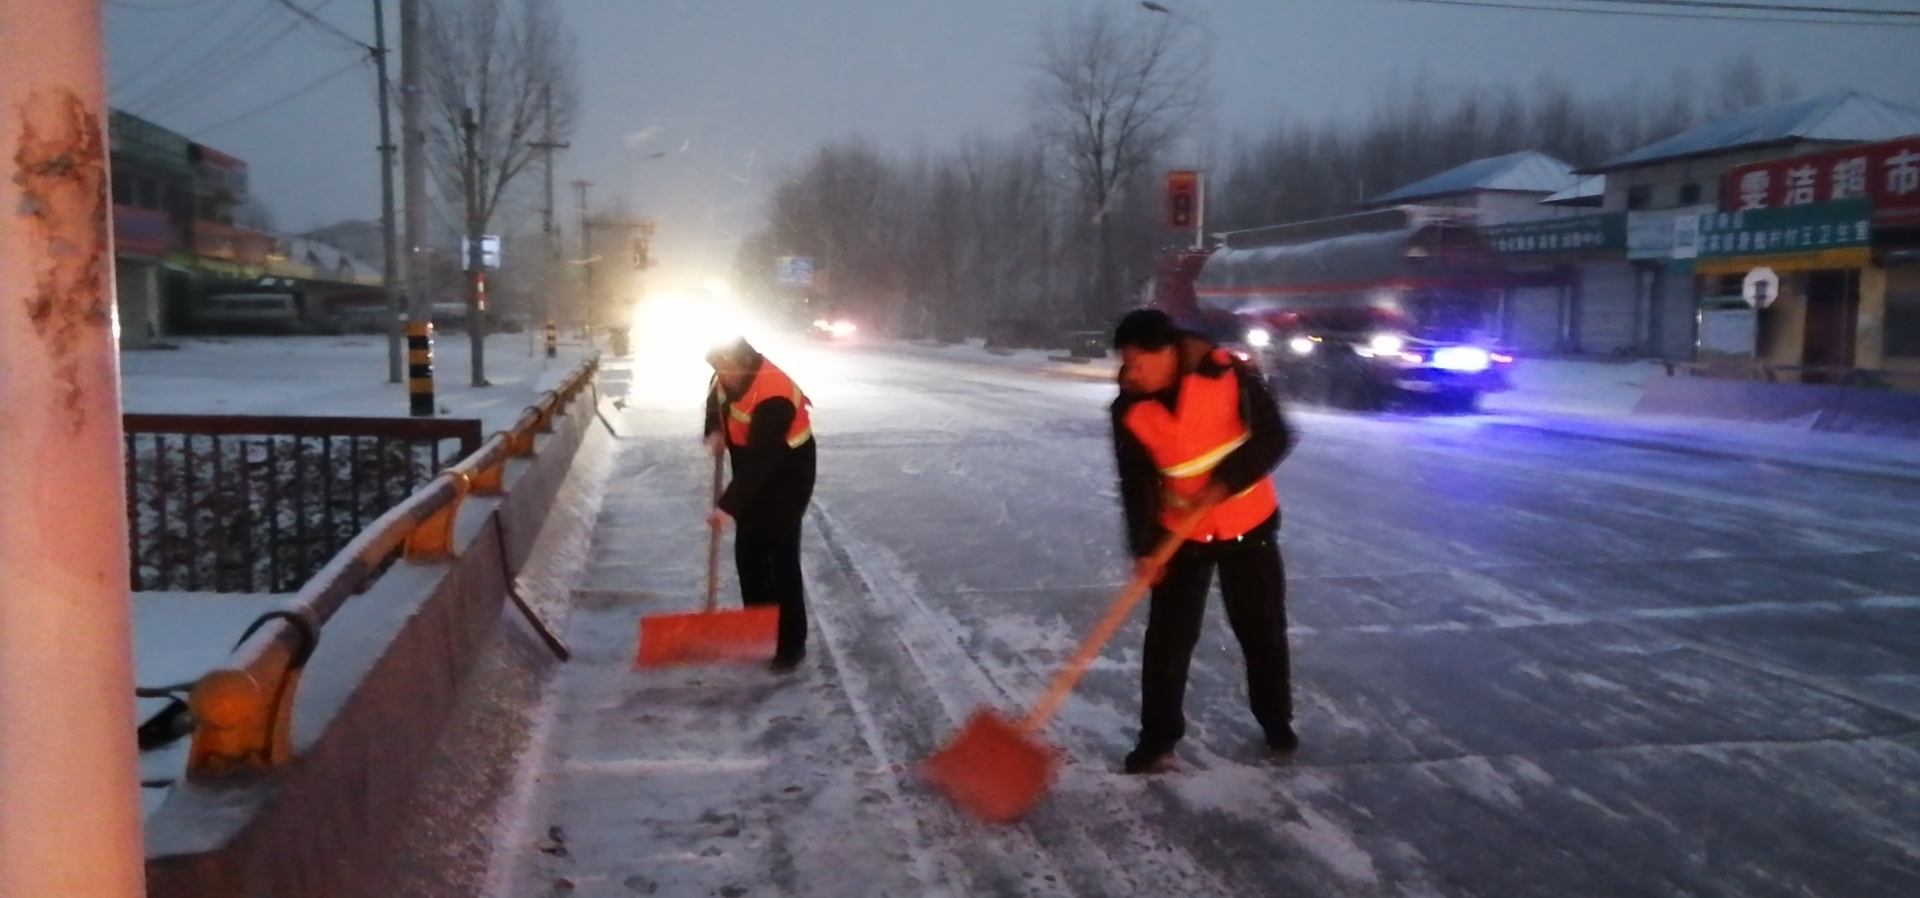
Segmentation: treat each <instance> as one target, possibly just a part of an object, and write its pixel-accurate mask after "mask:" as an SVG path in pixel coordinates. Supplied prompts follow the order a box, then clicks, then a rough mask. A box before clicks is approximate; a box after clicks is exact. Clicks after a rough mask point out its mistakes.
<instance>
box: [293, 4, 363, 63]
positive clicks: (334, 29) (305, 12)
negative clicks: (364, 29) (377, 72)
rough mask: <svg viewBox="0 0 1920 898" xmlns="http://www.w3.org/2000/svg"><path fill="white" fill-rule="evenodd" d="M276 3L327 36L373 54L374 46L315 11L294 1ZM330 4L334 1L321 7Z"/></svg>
mask: <svg viewBox="0 0 1920 898" xmlns="http://www.w3.org/2000/svg"><path fill="white" fill-rule="evenodd" d="M274 2H275V3H278V4H280V5H281V6H284V7H286V8H287V9H288V10H289V11H291V12H292V13H293V14H294V15H296V16H299V17H300V18H301V20H303V21H305V22H306V23H307V24H309V25H312V26H313V27H315V28H318V29H320V30H321V31H323V32H326V33H327V34H331V35H333V36H335V37H337V38H340V39H341V40H344V41H346V42H347V43H349V44H352V45H353V46H354V48H355V49H359V50H365V51H367V52H369V53H371V52H373V46H372V45H371V44H368V43H367V42H366V41H363V40H361V39H359V38H357V37H354V36H353V35H351V34H348V33H347V32H345V31H344V30H341V28H340V27H339V26H337V25H334V24H333V23H332V22H329V21H327V20H325V19H322V18H320V17H319V16H316V15H314V14H313V12H314V11H313V10H310V9H307V8H306V7H304V6H301V5H299V4H297V3H294V2H293V0H274ZM330 2H332V0H321V3H320V6H326V5H327V4H328V3H330ZM317 8H318V7H316V9H317Z"/></svg>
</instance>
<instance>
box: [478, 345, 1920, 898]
mask: <svg viewBox="0 0 1920 898" xmlns="http://www.w3.org/2000/svg"><path fill="white" fill-rule="evenodd" d="M775 357H776V358H777V359H778V360H780V361H781V362H782V363H783V365H784V366H786V367H787V368H788V369H789V370H791V371H793V372H794V374H795V377H796V379H797V380H798V381H799V382H800V383H801V384H802V385H804V386H805V387H806V388H807V389H808V391H809V393H810V394H811V395H812V396H813V397H814V399H815V401H816V403H817V405H816V409H815V423H816V428H817V431H818V433H819V435H820V441H821V459H822V461H821V466H822V470H821V481H820V488H819V492H818V494H817V499H816V509H815V511H814V513H813V515H812V517H811V518H810V519H809V522H808V531H807V548H806V557H805V566H806V570H807V575H808V581H809V589H810V596H811V606H812V608H813V610H814V628H813V642H812V655H811V657H810V658H809V659H808V662H807V664H806V666H804V667H803V668H802V670H801V671H800V672H798V673H795V674H792V675H786V676H779V675H774V674H771V673H770V672H768V671H766V670H764V669H761V668H759V667H754V666H741V667H720V668H703V669H687V670H675V671H666V672H657V671H648V672H636V671H634V670H632V669H631V661H632V656H633V652H634V648H635V630H636V625H637V621H638V619H639V617H640V616H641V615H643V614H647V613H654V612H660V611H668V610H685V609H688V608H691V607H695V606H697V604H698V602H699V596H700V594H701V578H702V576H703V573H704V567H705V551H704V549H705V546H704V544H705V539H704V530H703V528H702V526H701V515H702V512H703V509H704V505H705V499H706V497H705V495H704V490H705V477H704V474H705V468H704V464H705V462H704V457H703V456H702V454H701V452H700V450H699V446H698V426H699V421H698V398H699V394H698V386H697V384H695V385H694V386H693V387H692V389H691V391H690V392H689V391H688V390H687V389H686V388H685V384H686V383H691V382H692V381H693V380H694V379H693V378H687V379H686V381H685V383H681V384H678V385H677V387H678V388H679V390H680V393H681V394H684V395H679V394H675V395H655V396H645V395H642V396H636V397H634V399H633V400H632V402H631V403H630V405H629V408H628V410H627V412H626V414H625V415H624V416H623V417H621V418H619V419H618V423H619V426H620V427H621V429H622V431H623V432H624V433H625V434H626V437H625V438H624V439H623V440H621V441H620V447H619V449H620V453H619V455H618V457H617V458H616V459H615V460H614V463H613V473H612V476H611V477H610V479H609V481H608V483H607V489H606V496H605V504H604V507H603V509H602V511H601V514H600V518H599V523H598V527H597V530H596V533H595V538H594V545H593V549H592V552H591V560H590V561H589V563H588V569H587V573H586V576H585V582H584V583H583V588H582V589H581V590H580V591H579V592H578V594H577V597H576V602H575V605H574V607H573V609H572V612H571V617H570V620H569V624H568V627H567V631H568V637H569V639H571V640H572V642H573V643H574V646H575V649H576V652H577V655H576V659H575V662H574V663H573V664H571V665H568V666H567V667H566V668H565V669H564V670H563V671H562V673H561V675H560V678H559V680H558V682H557V684H556V689H555V696H554V698H553V700H552V706H551V709H550V710H551V713H552V715H553V717H552V720H551V722H550V725H549V730H548V732H549V735H548V737H547V739H546V740H545V741H544V742H543V743H542V750H541V752H540V753H539V754H538V756H537V757H534V758H530V759H529V763H530V764H533V765H535V770H536V779H535V787H534V793H533V795H532V796H531V801H530V805H529V807H530V810H529V811H528V812H527V820H528V821H529V822H530V826H528V827H527V830H526V832H525V833H523V835H522V836H521V838H519V839H517V840H516V841H515V842H514V843H513V844H511V845H508V846H506V849H507V850H506V854H507V855H508V860H510V861H511V863H512V866H511V869H510V871H509V873H508V875H506V876H505V890H504V891H503V894H512V895H540V894H554V895H559V894H569V895H582V896H586V895H609V896H613V895H634V894H658V895H722V896H730V898H737V896H744V895H796V896H798V895H823V896H824V895H834V896H841V895H898V896H918V895H955V896H958V895H1089V896H1091V895H1245V896H1255V895H1261V896H1264V895H1276V894H1301V895H1485V896H1511V895H1555V896H1562V895H1667V894H1697V895H1848V896H1855V895H1864V896H1872V895H1905V894H1914V893H1916V892H1917V891H1920V812H1916V810H1915V809H1916V808H1917V807H1920V790H1916V788H1915V787H1914V786H1913V785H1912V783H1914V782H1915V781H1917V780H1920V585H1917V584H1920V515H1916V514H1914V513H1913V509H1915V508H1920V478H1916V477H1915V476H1913V475H1912V473H1911V472H1909V470H1908V466H1907V465H1905V464H1904V463H1903V462H1901V461H1900V460H1899V459H1897V458H1895V459H1891V460H1887V461H1885V463H1884V464H1860V463H1848V464H1845V465H1835V466H1832V467H1831V468H1829V467H1827V466H1824V464H1823V462H1822V459H1823V458H1825V457H1827V455H1830V454H1831V453H1826V454H1823V453H1822V452H1821V451H1819V450H1820V447H1822V446H1826V445H1829V444H1827V443H1824V442H1822V437H1821V436H1815V435H1808V436H1807V437H1806V440H1807V443H1806V444H1805V445H1804V446H1802V447H1796V446H1795V445H1793V444H1791V443H1790V442H1788V443H1784V444H1783V442H1782V441H1781V439H1779V438H1778V436H1777V435H1772V436H1769V437H1767V438H1764V439H1762V438H1757V437H1756V438H1752V439H1746V438H1743V436H1742V435H1741V434H1740V433H1738V432H1733V431H1728V430H1726V429H1725V428H1721V429H1718V430H1715V431H1714V432H1713V433H1711V434H1703V435H1700V436H1699V437H1698V438H1697V439H1688V440H1682V439H1680V438H1678V437H1676V436H1674V434H1673V433H1671V432H1670V431H1671V430H1672V427H1678V426H1680V425H1672V426H1671V427H1667V428H1664V429H1662V430H1660V431H1648V430H1646V429H1628V428H1625V427H1624V426H1623V427H1622V428H1620V429H1618V430H1617V431H1614V430H1609V426H1608V425H1607V424H1605V423H1604V422H1599V423H1596V422H1592V421H1587V422H1581V423H1580V424H1579V425H1578V426H1571V425H1563V424H1562V423H1559V422H1553V421H1539V422H1535V423H1537V424H1538V425H1539V426H1533V425H1531V424H1527V423H1526V422H1524V421H1520V422H1516V420H1515V419H1512V418H1500V419H1495V418H1435V419H1422V418H1417V417H1392V416H1390V417H1371V418H1369V417H1359V416H1349V415H1336V414H1324V413H1317V412H1298V413H1296V422H1297V423H1298V424H1299V426H1300V428H1301V430H1302V431H1303V432H1304V434H1305V438H1304V440H1303V442H1302V445H1301V447H1300V449H1299V451H1298V452H1297V453H1296V455H1295V457H1294V458H1293V459H1291V460H1289V461H1288V463H1287V464H1286V465H1285V466H1283V468H1282V475H1281V483H1282V491H1283V494H1284V496H1285V499H1284V501H1285V503H1286V509H1287V516H1288V517H1287V525H1286V534H1287V561H1288V565H1289V571H1290V576H1291V592H1290V599H1289V602H1290V611H1291V618H1292V624H1293V628H1292V642H1293V646H1294V649H1295V653H1296V657H1295V690H1296V696H1297V701H1298V705H1299V720H1298V723H1299V729H1300V731H1301V734H1302V737H1303V739H1304V741H1305V744H1304V747H1303V748H1302V750H1301V751H1300V753H1299V755H1298V756H1297V757H1295V758H1293V759H1291V760H1278V759H1274V758H1271V757H1269V756H1268V755H1267V754H1266V753H1265V751H1264V749H1263V748H1262V747H1261V746H1260V744H1259V739H1258V737H1259V731H1258V728H1257V727H1256V725H1255V724H1254V722H1253V721H1252V720H1251V718H1250V717H1249V715H1248V714H1247V713H1246V711H1245V697H1244V688H1243V686H1242V684H1241V683H1240V676H1241V675H1240V672H1239V658H1238V657H1237V648H1235V647H1233V645H1232V640H1231V637H1230V636H1229V635H1228V634H1227V633H1226V631H1225V628H1224V625H1223V623H1222V621H1221V615H1220V614H1219V612H1218V610H1217V606H1216V609H1215V610H1213V611H1212V612H1210V614H1209V619H1208V627H1207V630H1206V632H1205V633H1204V635H1203V638H1202V644H1201V648H1200V651H1199V653H1198V655H1197V657H1196V662H1195V668H1194V673H1193V677H1192V684H1191V686H1190V693H1189V701H1188V713H1189V717H1190V728H1189V735H1188V738H1187V740H1186V742H1185V743H1183V745H1182V747H1181V763H1180V766H1179V767H1178V768H1176V769H1175V770H1174V771H1173V772H1170V773H1168V774H1165V775H1162V776H1157V777H1151V778H1133V777H1124V776H1121V775H1119V774H1117V773H1116V772H1115V768H1116V767H1117V764H1118V760H1119V757H1120V756H1121V755H1122V754H1123V753H1124V752H1125V751H1126V749H1127V748H1128V747H1129V745H1130V743H1131V737H1132V732H1133V722H1132V721H1133V715H1134V713H1135V709H1136V706H1137V691H1136V690H1137V673H1136V666H1137V664H1138V646H1139V641H1140V624H1139V620H1138V616H1136V620H1135V621H1134V622H1133V623H1132V624H1131V625H1130V626H1129V627H1127V628H1126V629H1124V630H1122V632H1121V634H1120V636H1119V637H1118V638H1117V639H1116V640H1115V642H1114V644H1113V645H1112V646H1110V647H1109V649H1108V651H1107V652H1106V654H1105V657H1104V659H1103V660H1102V661H1101V662H1100V663H1099V664H1097V665H1096V667H1095V669H1094V670H1093V671H1092V672H1091V673H1090V674H1089V676H1088V678H1087V680H1086V681H1085V682H1084V684H1083V685H1082V688H1081V689H1080V690H1079V692H1077V693H1076V696H1075V698H1074V699H1073V700H1071V701H1069V702H1068V704H1067V706H1066V708H1065V709H1064V710H1063V712H1062V714H1061V715H1060V717H1059V718H1058V719H1057V720H1056V721H1055V722H1054V724H1053V725H1052V726H1051V727H1050V728H1049V730H1048V731H1047V736H1048V738H1049V739H1050V740H1052V741H1053V742H1054V743H1055V744H1056V745H1057V746H1058V747H1059V748H1060V749H1061V750H1062V751H1063V753H1064V755H1065V756H1066V757H1067V759H1068V761H1069V766H1068V767H1067V768H1066V771H1065V773H1064V776H1063V777H1062V780H1061V782H1060V783H1059V784H1058V786H1057V787H1056V788H1055V790H1054V791H1053V792H1052V794H1051V795H1050V796H1049V797H1048V798H1047V800H1046V801H1045V802H1043V803H1042V805H1041V806H1040V807H1038V808H1037V809H1036V810H1035V812H1034V813H1033V814H1031V815H1030V816H1029V817H1028V818H1026V819H1025V820H1023V821H1022V822H1021V823H1019V824H1017V825H1014V826H1010V827H1002V828H986V827H982V826H980V825H978V824H976V823H974V822H973V821H971V820H970V819H967V818H965V817H964V816H962V815H960V814H959V813H957V812H956V811H954V810H953V809H952V808H951V807H950V806H948V805H947V804H946V803H945V802H944V801H943V800H942V799H940V798H939V797H937V796H936V795H934V794H933V793H932V792H931V791H930V790H929V789H928V787H927V786H926V785H925V784H924V783H923V782H922V781H921V780H920V779H919V778H918V776H917V775H916V774H915V772H914V769H913V765H914V764H915V763H917V762H918V761H919V760H920V759H922V758H924V757H925V756H926V755H927V754H928V753H930V752H931V751H933V750H934V749H935V748H936V747H938V746H939V745H940V744H941V743H942V742H943V741H944V740H945V739H947V738H948V737H949V736H950V735H951V734H952V733H953V731H954V729H955V728H956V727H957V726H958V725H959V724H960V722H961V721H962V720H963V719H964V717H965V715H966V714H967V713H968V712H969V711H970V710H971V709H972V708H974V707H976V706H979V705H982V704H988V705H994V706H998V707H1002V708H1009V709H1012V708H1017V707H1020V706H1022V705H1024V704H1025V703H1026V702H1028V701H1030V700H1031V699H1032V698H1033V697H1034V696H1036V695H1037V694H1038V693H1039V691H1040V690H1041V689H1042V688H1043V686H1044V684H1045V682H1046V679H1047V678H1048V677H1049V676H1050V675H1051V674H1052V673H1053V671H1054V670H1055V669H1056V668H1057V665H1058V664H1059V663H1060V662H1061V661H1062V660H1063V659H1064V658H1065V657H1066V656H1067V655H1068V654H1069V653H1070V652H1071V651H1072V648H1073V645H1074V643H1075V641H1076V640H1077V638H1078V637H1079V635H1080V634H1081V633H1083V632H1084V631H1085V628H1086V627H1087V626H1089V625H1090V623H1091V622H1092V620H1093V619H1094V618H1096V617H1097V616H1098V615H1099V613H1100V611H1101V610H1102V608H1103V606H1104V604H1105V601H1106V600H1107V599H1108V598H1109V597H1110V596H1111V594H1112V593H1113V591H1114V590H1115V589H1116V588H1117V586H1118V578H1119V577H1120V576H1121V575H1122V573H1123V572H1124V571H1125V569H1126V559H1125V558H1124V557H1123V553H1122V549H1121V546H1120V544H1119V524H1118V514H1117V510H1116V508H1115V499H1114V495H1113V485H1112V470H1111V462H1110V461H1109V454H1108V449H1107V444H1106V426H1107V425H1106V420H1105V415H1104V406H1105V403H1106V401H1107V400H1108V398H1110V388H1109V387H1106V386H1104V385H1101V384H1099V383H1093V382H1087V381H1084V380H1080V379H1074V378H1062V377H1053V376H1047V375H1045V374H1044V373H1027V372H1022V371H1019V370H1015V369H1012V368H1009V367H1007V366H988V365H974V364H967V363H964V362H962V361H957V360H942V359H938V358H926V357H919V358H915V357H903V356H902V355H900V354H892V353H881V352H869V351H861V350H857V349H846V348H835V349H822V348H820V347H790V348H786V349H785V350H784V351H776V352H775ZM1703 446H1705V447H1707V449H1710V450H1711V451H1706V450H1703V448H1702V447H1703ZM1800 448H1804V449H1805V450H1807V451H1804V452H1801V451H1796V450H1797V449H1800ZM1789 462H1790V463H1789ZM729 566H730V565H729ZM725 589H726V592H725V593H724V594H725V595H726V596H728V597H729V599H731V598H732V597H733V596H734V595H736V594H737V593H736V592H735V591H734V589H733V585H732V583H731V582H730V577H729V582H728V583H726V585H725ZM550 828H551V829H550Z"/></svg>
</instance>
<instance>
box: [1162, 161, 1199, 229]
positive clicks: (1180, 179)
mask: <svg viewBox="0 0 1920 898" xmlns="http://www.w3.org/2000/svg"><path fill="white" fill-rule="evenodd" d="M1199 226H1200V173H1199V172H1197V171H1194V170H1192V169H1175V170H1174V171H1170V172H1167V227H1169V228H1173V229H1174V230H1180V231H1187V230H1192V229H1194V228H1196V227H1199Z"/></svg>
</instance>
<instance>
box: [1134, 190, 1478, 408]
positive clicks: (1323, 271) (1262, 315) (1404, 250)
mask: <svg viewBox="0 0 1920 898" xmlns="http://www.w3.org/2000/svg"><path fill="white" fill-rule="evenodd" d="M1224 236H1225V243H1224V245H1223V246H1221V247H1220V248H1218V249H1214V250H1189V251H1184V252H1180V253H1177V254H1174V255H1172V256H1170V257H1168V258H1167V259H1164V260H1163V261H1162V264H1161V267H1160V272H1159V274H1158V276H1157V277H1156V279H1155V285H1154V299H1153V303H1154V304H1155V305H1156V306H1158V307H1160V308H1162V309H1164V310H1166V311H1167V312H1168V313H1169V314H1172V315H1174V316H1175V318H1176V319H1179V320H1181V321H1182V322H1183V323H1184V324H1186V325H1187V326H1189V327H1192V328H1194V329H1196V330H1199V331H1202V332H1204V333H1207V334H1208V335H1209V336H1211V337H1213V338H1214V339H1215V340H1217V341H1219V342H1220V343H1222V344H1223V345H1226V346H1228V347H1230V348H1234V349H1236V350H1239V351H1241V352H1242V353H1244V354H1245V355H1246V356H1247V357H1249V358H1250V359H1252V360H1253V361H1254V362H1255V363H1256V364H1257V365H1258V366H1259V367H1260V369H1261V370H1262V371H1263V372H1265V373H1266V375H1267V377H1268V378H1269V380H1270V381H1271V382H1272V383H1273V385H1274V386H1275V388H1276V389H1277V390H1279V391H1280V392H1281V394H1282V395H1284V396H1286V397H1288V398H1292V399H1297V400H1302V401H1307V402H1318V403H1323V404H1326V405H1333V406H1342V407H1347V408H1354V409H1362V410H1372V409H1378V408H1381V407H1384V406H1386V405H1389V404H1392V403H1394V402H1396V401H1400V400H1420V401H1422V402H1424V403H1426V404H1431V405H1434V406H1438V407H1441V408H1446V409H1451V410H1462V411H1468V410H1472V409H1474V408H1476V407H1477V406H1478V403H1479V399H1480V396H1481V395H1482V394H1484V393H1487V392H1492V391H1497V390H1504V389H1508V388H1509V385H1508V381H1507V372H1508V369H1509V368H1510V367H1511V365H1512V363H1513V354H1512V353H1511V352H1509V351H1506V350H1504V349H1503V348H1502V347H1500V346H1498V345H1496V344H1495V343H1494V341H1493V339H1492V337H1491V336H1490V335H1491V334H1493V333H1495V316H1496V315H1497V313H1498V309H1499V302H1500V288H1501V284H1502V274H1501V272H1502V268H1501V265H1500V262H1499V258H1498V256H1497V255H1495V254H1494V252H1493V250H1492V249H1491V248H1489V247H1487V246H1485V245H1484V244H1483V243H1481V242H1480V240H1479V238H1478V237H1477V236H1476V235H1475V232H1474V230H1473V228H1472V226H1471V222H1470V221H1468V220H1466V219H1464V218H1462V217H1460V216H1458V215H1457V213H1453V212H1450V211H1449V210H1444V209H1431V208H1425V207H1415V206H1408V207H1399V208H1394V209H1385V210H1380V211H1376V212H1365V213H1360V214H1357V215H1348V216H1341V217H1339V218H1332V219H1321V220H1318V221H1309V222H1300V223H1297V224H1290V225H1280V226H1276V227H1269V228H1258V229H1254V230H1249V231H1236V232H1231V233H1228V234H1226V235H1224Z"/></svg>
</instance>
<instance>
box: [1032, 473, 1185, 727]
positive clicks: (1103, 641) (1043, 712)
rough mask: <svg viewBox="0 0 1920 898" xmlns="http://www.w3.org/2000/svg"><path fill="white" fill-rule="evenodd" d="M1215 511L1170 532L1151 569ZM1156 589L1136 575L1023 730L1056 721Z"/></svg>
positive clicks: (1158, 566) (1164, 561)
mask: <svg viewBox="0 0 1920 898" xmlns="http://www.w3.org/2000/svg"><path fill="white" fill-rule="evenodd" d="M1212 510H1213V505H1212V504H1206V505H1202V506H1200V507H1199V508H1195V509H1194V510H1193V513H1192V514H1189V515H1187V517H1186V519H1184V520H1182V521H1181V522H1180V526H1178V527H1175V528H1174V529H1173V532H1171V533H1168V534H1167V536H1166V538H1165V539H1163V540H1161V541H1160V546H1159V547H1158V548H1156V549H1154V550H1153V554H1152V555H1149V556H1147V560H1148V562H1149V567H1151V568H1152V569H1154V570H1159V569H1161V568H1163V567H1165V566H1166V564H1167V561H1168V560H1169V559H1171V558H1172V557H1173V553H1175V552H1178V551H1180V545H1181V544H1182V543H1184V542H1186V541H1187V537H1189V536H1192V535H1193V531H1194V530H1195V529H1196V528H1198V527H1199V526H1200V522H1201V520H1203V519H1205V518H1206V516H1207V513H1208V512H1210V511H1212ZM1152 589H1153V582H1152V581H1150V580H1148V579H1147V578H1146V577H1145V576H1142V575H1139V574H1135V575H1134V578H1133V579H1132V580H1129V581H1127V587H1126V588H1125V589H1123V590H1121V591H1120V597H1119V598H1116V599H1114V600H1113V604H1112V605H1111V606H1109V607H1108V608H1107V614H1106V616H1105V617H1102V618H1101V619H1100V623H1098V624H1096V625H1095V626H1094V628H1093V632H1091V633H1088V634H1087V638H1086V639H1085V640H1083V641H1082V642H1081V643H1080V649H1079V651H1077V652H1074V654H1073V659H1072V660H1070V661H1068V662H1067V666H1066V668H1065V669H1063V670H1061V671H1060V673H1059V675H1057V676H1055V677H1054V678H1053V684H1052V685H1050V686H1048V687H1047V693H1046V695H1043V696H1041V697H1040V701H1038V702H1036V703H1035V704H1034V706H1033V711H1032V712H1030V713H1029V714H1027V717H1026V719H1025V720H1022V721H1021V722H1020V729H1021V730H1023V731H1025V732H1029V733H1031V732H1033V731H1035V730H1038V729H1040V728H1041V727H1043V726H1046V725H1047V721H1049V720H1052V719H1053V715H1054V712H1056V711H1059V710H1060V703H1061V702H1064V701H1066V699H1067V693H1069V692H1072V691H1073V687H1074V686H1075V685H1077V684H1078V683H1079V682H1080V677H1081V675H1083V674H1085V673H1086V672H1087V667H1088V666H1089V665H1091V664H1093V659H1094V658H1095V657H1097V656H1098V655H1099V654H1100V650H1101V649H1103V648H1105V647H1106V645H1107V640H1109V639H1112V638H1113V634H1114V633H1115V632H1118V631H1119V629H1120V625H1121V624H1123V623H1125V622H1126V620H1127V615H1129V614H1131V613H1133V608H1134V606H1135V605H1138V604H1140V599H1141V597H1143V596H1145V595H1146V594H1147V593H1148V591H1150V590H1152Z"/></svg>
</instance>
